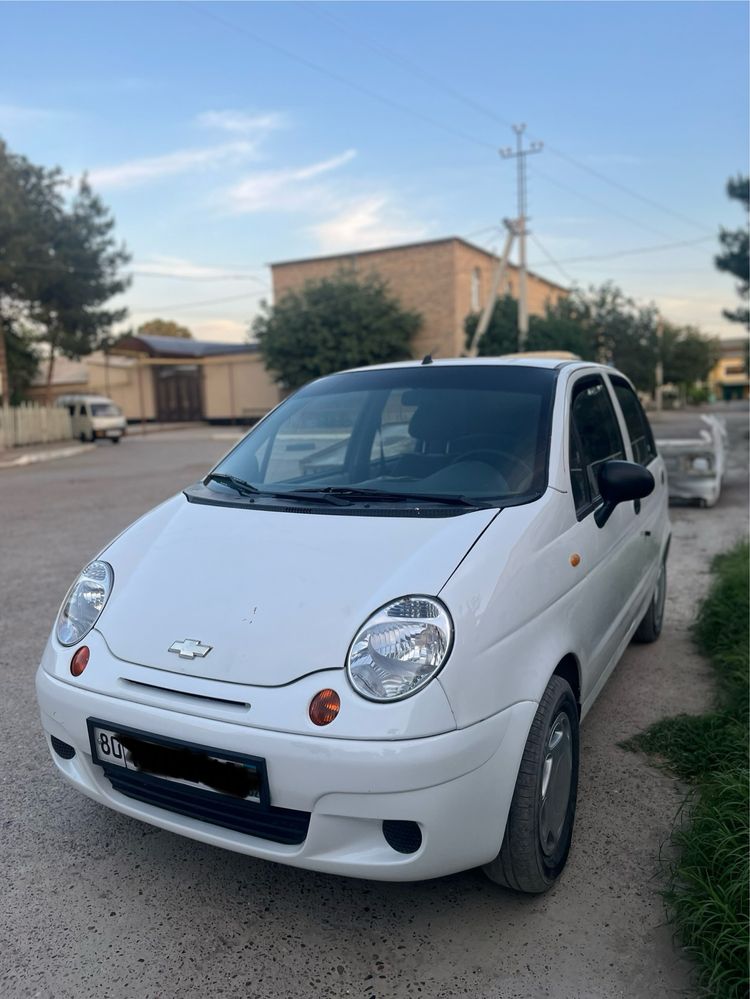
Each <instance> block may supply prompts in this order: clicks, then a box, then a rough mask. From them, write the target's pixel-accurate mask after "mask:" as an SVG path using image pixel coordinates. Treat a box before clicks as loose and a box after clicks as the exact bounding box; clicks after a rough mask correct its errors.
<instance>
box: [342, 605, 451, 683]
mask: <svg viewBox="0 0 750 999" xmlns="http://www.w3.org/2000/svg"><path fill="white" fill-rule="evenodd" d="M452 643H453V622H452V621H451V618H450V614H449V613H448V611H447V610H446V608H445V607H444V606H443V605H442V603H440V601H439V600H436V599H435V598H434V597H422V596H416V597H415V596H409V597H400V598H399V599H398V600H394V601H393V603H390V604H387V605H386V606H385V607H382V608H381V609H380V610H379V611H376V612H375V613H374V614H373V615H372V617H371V618H369V620H367V621H365V623H364V624H363V625H362V627H361V628H360V629H359V631H358V632H357V635H356V637H355V639H354V641H353V642H352V644H351V648H350V649H349V655H348V657H347V662H346V668H347V672H348V674H349V679H350V680H351V683H352V686H353V687H354V689H355V690H356V691H357V693H358V694H361V695H362V696H363V697H367V698H369V699H370V700H371V701H393V700H399V699H400V698H402V697H408V696H409V695H410V694H414V693H416V692H417V691H418V690H421V688H422V687H424V686H425V684H427V683H429V682H430V680H432V678H433V677H434V676H435V675H436V674H437V673H439V672H440V669H441V668H442V666H443V664H444V663H445V661H446V659H447V658H448V654H449V653H450V650H451V645H452Z"/></svg>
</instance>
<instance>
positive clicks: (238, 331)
mask: <svg viewBox="0 0 750 999" xmlns="http://www.w3.org/2000/svg"><path fill="white" fill-rule="evenodd" d="M185 325H186V326H188V327H189V328H190V329H191V330H192V332H193V336H194V337H195V338H196V340H213V341H218V342H220V343H221V342H224V343H243V342H244V341H245V340H246V339H247V332H248V322H247V321H245V322H243V321H241V320H239V319H226V318H221V319H219V318H217V319H201V321H200V322H195V320H191V319H190V318H189V317H186V319H185Z"/></svg>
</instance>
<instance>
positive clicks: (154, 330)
mask: <svg viewBox="0 0 750 999" xmlns="http://www.w3.org/2000/svg"><path fill="white" fill-rule="evenodd" d="M138 333H142V334H143V335H144V336H176V337H179V338H180V339H182V340H192V339H193V334H192V333H191V331H190V330H189V329H188V328H187V326H181V325H180V324H179V323H176V322H174V321H173V320H172V319H149V321H148V322H146V323H141V325H140V326H139V327H138Z"/></svg>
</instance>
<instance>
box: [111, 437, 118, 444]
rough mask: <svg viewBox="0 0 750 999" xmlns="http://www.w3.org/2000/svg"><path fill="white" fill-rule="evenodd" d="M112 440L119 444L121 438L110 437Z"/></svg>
mask: <svg viewBox="0 0 750 999" xmlns="http://www.w3.org/2000/svg"><path fill="white" fill-rule="evenodd" d="M110 440H111V441H112V443H113V444H119V443H120V438H119V437H110Z"/></svg>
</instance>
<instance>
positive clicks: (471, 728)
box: [37, 358, 670, 892]
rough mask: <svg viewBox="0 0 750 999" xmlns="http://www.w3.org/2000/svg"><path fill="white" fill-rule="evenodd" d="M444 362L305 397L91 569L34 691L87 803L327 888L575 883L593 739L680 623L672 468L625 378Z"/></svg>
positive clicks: (596, 369) (592, 370)
mask: <svg viewBox="0 0 750 999" xmlns="http://www.w3.org/2000/svg"><path fill="white" fill-rule="evenodd" d="M425 362H428V363H425ZM425 362H423V363H421V364H419V363H414V362H409V363H404V364H397V365H387V366H382V367H373V368H367V369H362V370H356V371H348V372H343V373H341V374H336V375H331V376H328V377H326V378H322V379H320V380H318V381H316V382H313V383H311V384H309V385H307V386H306V387H305V388H303V389H301V390H300V391H298V392H297V393H295V394H294V395H293V396H291V397H290V398H288V399H287V400H286V401H285V402H283V403H282V404H281V405H280V406H278V407H277V408H276V409H275V410H274V411H273V412H271V413H270V414H269V415H268V416H266V417H265V419H263V420H262V421H261V422H260V423H259V424H258V425H257V426H255V427H254V428H253V429H252V430H251V431H250V433H249V434H248V435H247V436H246V437H245V438H244V439H243V440H242V441H241V442H240V443H239V444H238V445H237V446H236V447H235V448H234V449H233V450H232V451H230V453H229V454H228V455H227V456H226V457H225V458H224V459H223V460H222V461H220V462H219V464H218V465H217V466H216V467H215V468H214V470H213V471H212V472H210V473H209V474H208V475H206V477H205V478H204V479H203V480H202V481H200V482H198V483H196V484H195V485H192V486H189V487H188V488H186V489H185V490H184V491H183V492H181V493H180V494H179V495H177V496H175V497H173V498H172V499H170V500H168V501H167V502H165V503H163V504H162V505H161V506H159V507H157V508H156V509H155V510H153V511H151V512H150V513H148V514H146V516H144V517H142V518H141V519H140V520H138V521H137V522H136V523H135V524H133V525H132V526H131V527H130V528H129V529H128V530H126V531H125V532H124V533H123V534H121V535H120V536H119V537H118V538H116V539H115V540H114V541H113V542H112V544H110V545H109V546H108V547H107V548H105V549H104V551H102V552H101V553H100V554H99V555H98V556H97V557H96V558H95V560H94V561H92V562H90V563H89V564H88V565H87V566H86V567H85V568H84V569H83V571H82V572H81V574H80V576H79V577H78V579H77V580H76V581H75V583H74V584H73V586H72V587H71V589H70V591H69V593H68V595H67V596H66V598H65V600H64V602H63V604H62V607H61V609H60V612H59V616H58V618H57V622H56V624H55V627H54V629H53V631H52V634H51V636H50V639H49V642H48V644H47V646H46V649H45V651H44V655H43V657H42V662H41V665H40V668H39V671H38V675H37V691H38V697H39V704H40V707H41V715H42V723H43V726H44V729H45V732H46V733H47V737H48V740H49V745H50V748H51V751H52V756H53V759H54V761H55V763H56V764H57V767H58V768H59V770H60V771H61V773H62V774H63V775H64V776H65V777H66V778H67V780H68V781H70V782H71V783H72V784H73V785H74V787H76V788H77V789H78V790H80V791H82V792H83V793H84V794H87V795H89V796H90V797H91V798H93V799H94V800H96V801H98V802H101V803H102V804H105V805H108V806H109V807H110V808H114V809H116V810H117V811H119V812H123V813H125V814H126V815H130V816H133V817H135V818H139V819H143V820H144V821H146V822H150V823H153V824H154V825H157V826H161V827H162V828H164V829H168V830H171V831H173V832H176V833H181V834H183V835H185V836H190V837H193V838H194V839H198V840H203V841H204V842H207V843H212V844H215V845H217V846H223V847H226V848H228V849H231V850H236V851H238V852H240V853H246V854H250V855H252V856H254V857H262V858H264V859H267V860H275V861H279V862H282V863H286V864H293V865H296V866H298V867H304V868H309V869H313V870H318V871H327V872H332V873H336V874H346V875H352V876H355V877H362V878H375V879H382V880H405V881H406V880H418V879H422V878H430V877H435V876H437V875H442V874H448V873H450V872H454V871H460V870H464V869H467V868H471V867H475V866H478V865H482V866H483V867H484V869H485V871H486V872H487V874H488V875H489V876H490V878H492V879H493V880H494V881H496V882H499V883H500V884H503V885H507V886H510V887H511V888H515V889H518V890H522V891H527V892H539V891H543V890H545V889H546V888H548V887H549V886H550V885H551V884H552V883H553V882H554V881H555V879H556V878H557V877H558V875H559V874H560V872H561V871H562V869H563V867H564V865H565V861H566V858H567V856H568V851H569V848H570V843H571V836H572V831H573V819H574V814H575V808H576V792H577V777H578V758H579V734H578V733H579V722H580V719H581V718H582V717H583V716H584V715H585V714H586V712H587V711H588V709H589V708H590V707H591V705H592V703H593V702H594V699H595V698H596V696H597V694H598V693H599V691H600V690H601V689H602V686H603V685H604V683H605V681H606V679H607V677H608V676H609V674H610V673H611V671H612V670H613V669H614V667H615V664H616V663H617V661H618V659H619V658H620V656H621V655H622V653H623V650H624V649H625V648H626V646H627V644H628V642H630V640H631V639H632V638H633V637H634V636H635V637H636V638H638V639H641V640H644V641H653V640H654V639H655V638H657V637H658V635H659V632H660V630H661V623H662V615H663V610H664V597H665V592H666V558H667V551H668V548H669V538H670V525H669V519H668V512H667V487H666V483H665V473H664V468H663V465H662V461H661V459H660V457H659V456H658V454H657V453H656V449H655V447H654V442H653V437H652V435H651V431H650V428H649V424H648V421H647V419H646V417H645V415H644V413H643V410H642V409H641V407H640V404H639V402H638V399H637V396H636V395H635V392H634V391H633V388H632V386H631V385H630V383H629V382H628V381H627V380H626V379H625V378H624V377H623V376H622V375H619V374H617V373H616V372H615V371H613V370H611V369H608V368H605V367H601V366H597V365H593V364H588V363H581V362H563V363H560V362H558V361H551V360H534V361H530V360H524V359H523V358H521V359H514V360H503V359H482V360H465V361H461V360H446V361H437V362H434V363H431V362H429V359H425Z"/></svg>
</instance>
